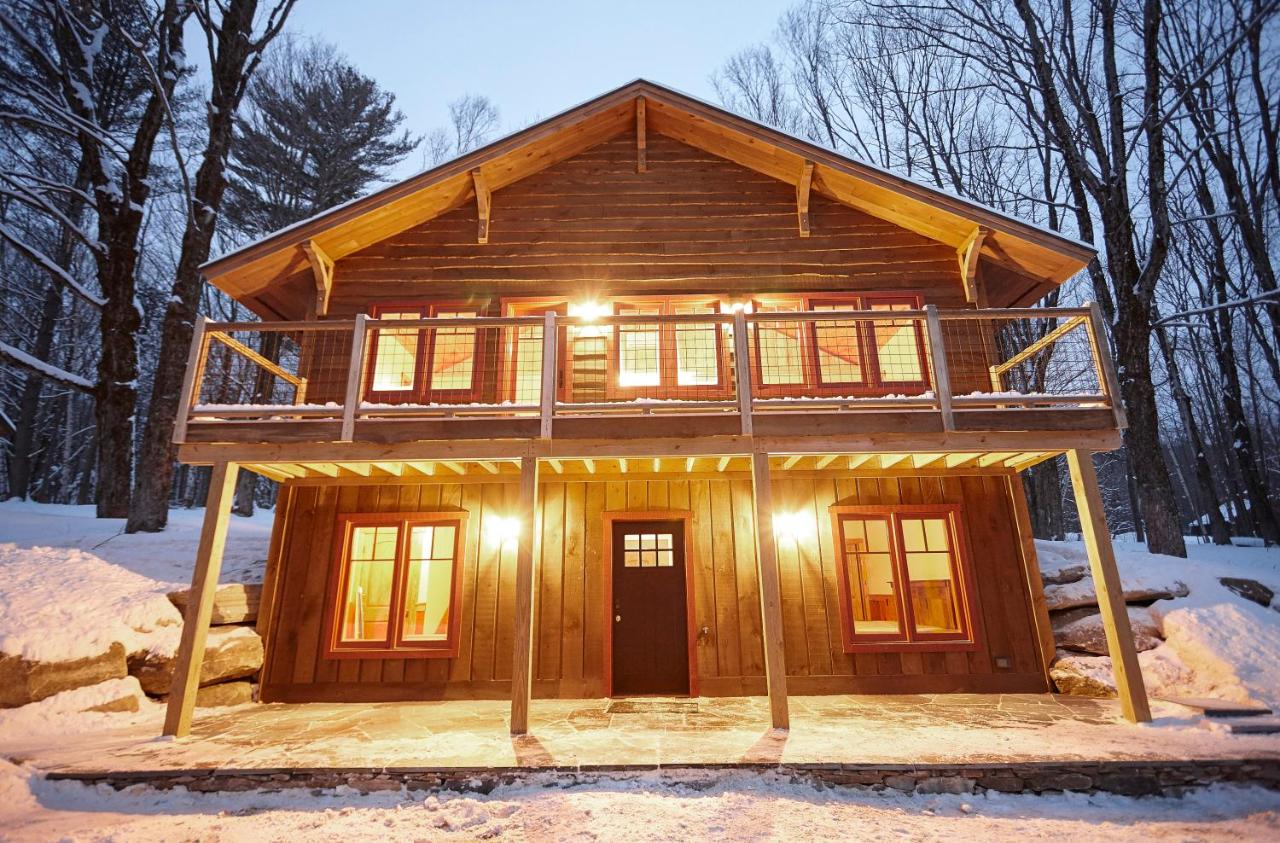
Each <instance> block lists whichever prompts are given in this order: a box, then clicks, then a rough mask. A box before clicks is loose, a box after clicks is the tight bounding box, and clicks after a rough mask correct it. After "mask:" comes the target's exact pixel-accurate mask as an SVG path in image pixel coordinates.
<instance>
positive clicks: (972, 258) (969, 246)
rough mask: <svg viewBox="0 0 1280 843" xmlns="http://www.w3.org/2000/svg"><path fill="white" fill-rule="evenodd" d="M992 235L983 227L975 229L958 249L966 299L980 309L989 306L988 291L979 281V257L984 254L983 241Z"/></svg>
mask: <svg viewBox="0 0 1280 843" xmlns="http://www.w3.org/2000/svg"><path fill="white" fill-rule="evenodd" d="M988 233H990V232H988V231H987V229H985V228H983V227H982V226H977V227H976V228H974V230H973V233H972V234H970V235H969V236H968V238H967V239H966V240H965V241H964V243H962V244H961V245H960V248H958V249H956V259H957V260H958V261H959V262H960V283H961V284H962V285H964V298H965V301H967V302H969V303H970V304H976V305H977V306H978V307H986V306H987V295H986V290H985V289H983V287H982V284H981V283H980V282H979V280H978V256H979V254H980V253H981V252H982V241H983V240H985V239H986V237H987V234H988Z"/></svg>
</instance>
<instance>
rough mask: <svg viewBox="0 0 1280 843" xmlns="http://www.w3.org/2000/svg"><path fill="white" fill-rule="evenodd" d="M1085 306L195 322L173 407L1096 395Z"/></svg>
mask: <svg viewBox="0 0 1280 843" xmlns="http://www.w3.org/2000/svg"><path fill="white" fill-rule="evenodd" d="M1117 395H1118V393H1117V386H1116V380H1115V374H1114V370H1113V368H1112V364H1111V362H1110V356H1109V353H1108V351H1107V347H1106V344H1105V340H1104V339H1103V333H1102V329H1101V320H1100V318H1099V316H1098V312H1097V308H1096V306H1092V305H1091V306H1089V307H1083V308H1052V309H1047V308H1046V309H1039V308H1036V309H1006V310H946V311H940V310H937V309H936V308H934V307H932V306H927V307H925V308H923V309H919V310H908V309H900V310H888V311H887V310H871V311H837V310H821V311H803V312H769V313H745V312H740V311H739V312H734V313H691V314H679V315H627V316H605V317H601V318H598V319H588V318H584V317H571V316H563V315H557V314H555V313H546V314H544V315H540V316H524V317H505V318H487V317H479V318H434V319H373V318H368V317H365V316H358V317H356V318H355V319H354V320H350V321H323V322H274V323H272V322H268V323H259V322H228V323H213V322H205V321H203V320H202V321H201V322H200V324H199V325H198V326H197V330H196V334H195V337H194V338H193V341H192V348H191V356H190V358H189V366H188V371H187V383H186V385H185V388H184V392H183V408H182V413H181V414H180V417H179V424H178V429H177V431H176V432H175V439H176V440H177V441H179V442H181V441H184V440H185V436H186V429H187V425H188V423H189V422H193V421H198V422H202V423H203V422H250V421H290V420H299V421H301V420H314V419H320V420H328V421H334V420H340V421H341V422H342V425H341V438H342V439H344V440H347V441H349V440H350V439H351V438H352V437H353V434H354V427H355V425H356V423H357V422H364V421H369V420H378V419H392V418H438V417H468V416H470V417H507V418H521V417H528V418H540V419H541V421H542V424H541V431H542V435H543V436H544V437H546V436H550V435H551V430H552V420H553V419H554V418H556V417H569V416H578V417H581V416H605V415H612V414H643V415H655V414H673V413H675V414H709V413H730V414H736V415H739V416H741V417H742V429H743V432H745V433H749V432H751V417H752V416H753V415H755V414H759V413H785V412H806V411H808V412H812V411H825V412H858V411H870V410H882V411H883V410H886V409H890V410H903V411H924V412H936V413H939V414H941V417H942V421H943V426H944V428H946V429H951V428H953V427H954V426H955V413H956V411H962V410H970V409H1025V408H1047V407H1090V408H1107V409H1111V410H1112V411H1113V412H1114V414H1115V420H1116V424H1117V426H1120V427H1123V426H1124V417H1123V413H1122V412H1121V411H1120V409H1119V402H1118V400H1117Z"/></svg>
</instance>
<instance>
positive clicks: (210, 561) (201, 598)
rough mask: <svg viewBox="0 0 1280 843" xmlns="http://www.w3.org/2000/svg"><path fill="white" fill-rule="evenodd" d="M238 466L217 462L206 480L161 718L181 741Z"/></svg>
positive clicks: (188, 717)
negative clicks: (206, 494) (193, 563)
mask: <svg viewBox="0 0 1280 843" xmlns="http://www.w3.org/2000/svg"><path fill="white" fill-rule="evenodd" d="M239 473H240V466H238V465H236V464H235V463H233V462H230V463H228V462H220V463H216V464H215V465H214V466H213V477H211V478H210V479H209V497H208V498H207V499H206V500H205V508H204V527H203V528H202V529H201V531H200V545H199V546H198V548H197V549H196V567H195V572H194V573H193V574H192V575H191V593H190V594H189V595H188V597H187V611H186V612H185V615H184V617H183V620H182V642H181V643H180V644H179V645H178V659H177V663H176V665H175V666H174V670H173V684H172V685H171V686H170V688H169V707H168V709H167V710H166V712H165V716H164V734H166V735H173V736H174V737H179V738H181V737H185V736H186V735H187V734H188V733H189V732H190V731H191V713H192V711H193V710H194V709H195V705H196V691H197V690H198V689H199V688H200V667H201V665H202V664H203V662H204V647H205V641H206V639H207V638H208V635H209V618H210V617H211V616H212V615H213V597H214V593H215V592H216V591H217V590H218V575H219V574H221V573H222V550H223V548H224V547H225V546H226V543H227V516H228V515H230V513H231V500H232V498H234V497H235V491H236V475H237V474H239Z"/></svg>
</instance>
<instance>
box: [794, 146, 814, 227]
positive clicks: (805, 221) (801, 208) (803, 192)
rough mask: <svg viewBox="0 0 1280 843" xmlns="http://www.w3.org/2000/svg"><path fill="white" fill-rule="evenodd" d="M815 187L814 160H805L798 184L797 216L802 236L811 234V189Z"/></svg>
mask: <svg viewBox="0 0 1280 843" xmlns="http://www.w3.org/2000/svg"><path fill="white" fill-rule="evenodd" d="M812 187H813V162H812V161H805V162H804V166H803V167H801V169H800V181H799V182H798V183H797V184H796V217H797V219H798V220H799V222H800V236H801V237H808V236H809V191H810V189H811V188H812Z"/></svg>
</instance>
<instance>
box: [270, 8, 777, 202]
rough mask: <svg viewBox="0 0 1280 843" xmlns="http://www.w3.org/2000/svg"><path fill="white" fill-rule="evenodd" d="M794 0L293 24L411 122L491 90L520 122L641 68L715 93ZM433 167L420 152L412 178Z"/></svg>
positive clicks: (430, 119)
mask: <svg viewBox="0 0 1280 843" xmlns="http://www.w3.org/2000/svg"><path fill="white" fill-rule="evenodd" d="M789 5H791V0H683V2H681V0H647V2H635V3H633V2H604V0H601V1H600V2H587V1H586V0H543V1H542V2H538V1H537V0H526V2H516V0H455V2H439V0H300V2H299V3H298V4H297V6H295V7H294V10H293V12H292V14H291V15H290V24H289V27H288V28H289V30H291V31H293V32H295V33H297V34H300V35H316V36H319V37H321V38H323V39H325V40H327V41H331V42H333V43H334V44H336V45H337V47H338V49H339V50H341V51H342V52H344V53H345V54H346V55H347V56H348V57H349V58H350V59H351V60H352V62H353V63H354V64H355V65H356V67H358V68H359V69H360V70H361V71H362V72H364V73H366V74H368V75H369V76H372V77H373V78H375V79H377V80H378V82H379V83H380V84H381V85H382V86H383V87H384V88H386V89H388V90H390V91H391V92H392V93H394V94H395V95H396V101H397V104H398V105H399V107H400V109H401V110H402V111H403V112H404V113H405V116H406V118H407V119H406V121H405V126H406V128H408V129H409V130H410V131H411V132H413V133H414V134H426V133H427V132H429V131H430V130H431V129H433V128H435V127H437V126H443V125H446V123H447V120H448V103H449V102H450V101H451V100H454V99H456V98H458V97H460V96H462V95H463V94H465V93H472V94H483V95H485V96H487V97H489V98H490V99H491V100H492V101H493V102H494V104H495V105H497V106H498V109H499V110H500V111H501V113H502V128H503V133H504V134H505V133H506V132H508V131H512V130H515V129H518V128H520V127H522V126H526V125H528V124H529V123H531V122H533V121H534V120H537V119H540V118H543V117H549V116H551V115H552V114H555V113H557V112H559V111H563V110H564V109H566V108H569V107H570V106H573V105H576V104H578V103H580V102H583V101H584V100H588V99H591V98H592V97H594V96H596V95H598V94H601V93H604V92H605V91H607V90H610V89H612V88H615V87H617V86H619V85H621V84H623V83H625V82H629V81H631V80H632V79H635V78H637V77H644V78H647V79H650V80H652V81H654V82H660V83H662V84H665V85H669V86H671V87H673V88H677V89H679V90H682V91H685V92H687V93H690V94H693V95H695V96H699V97H702V98H704V99H710V100H714V99H715V97H714V92H713V90H712V88H711V83H710V81H709V77H710V75H711V73H712V72H713V71H714V70H715V69H716V68H717V67H719V66H720V64H721V63H722V62H723V61H724V60H725V59H726V58H728V57H729V56H730V55H731V54H733V53H735V52H737V51H738V50H740V49H742V48H743V47H747V46H750V45H751V44H754V43H757V42H759V41H763V40H765V39H767V38H768V37H769V35H770V34H771V33H772V32H773V30H774V27H775V25H776V23H777V20H778V17H779V15H781V14H782V12H783V11H784V10H785V9H786V8H787V7H788V6H789ZM420 168H421V156H420V155H419V154H417V153H415V154H414V155H411V156H410V158H409V159H407V160H406V161H405V162H404V163H403V164H402V165H401V167H400V168H399V172H397V173H396V175H397V176H400V177H403V176H405V175H409V174H410V173H414V172H417V171H418V170H419V169H420Z"/></svg>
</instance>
